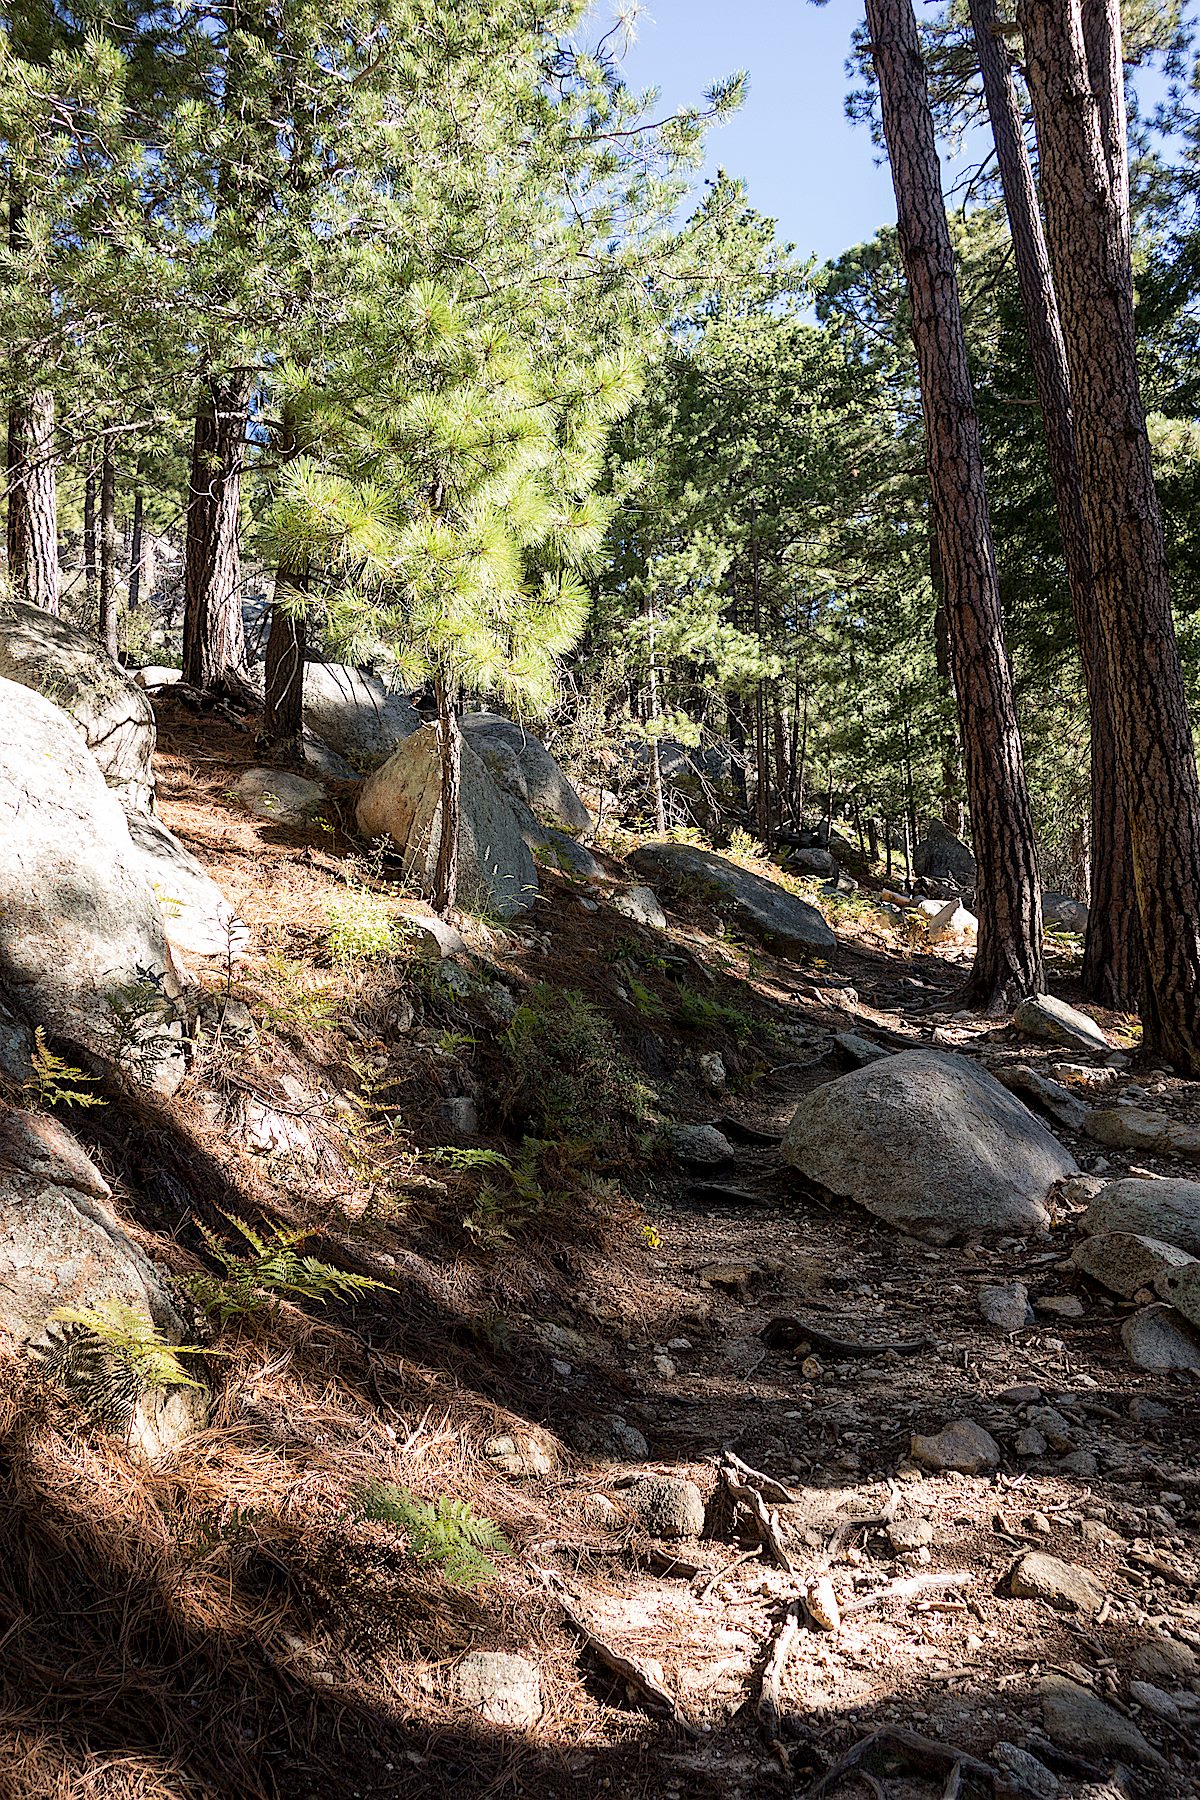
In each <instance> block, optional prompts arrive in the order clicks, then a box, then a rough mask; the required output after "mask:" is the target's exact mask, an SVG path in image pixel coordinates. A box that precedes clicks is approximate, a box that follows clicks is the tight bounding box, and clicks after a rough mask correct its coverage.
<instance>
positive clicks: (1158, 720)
mask: <svg viewBox="0 0 1200 1800" xmlns="http://www.w3.org/2000/svg"><path fill="white" fill-rule="evenodd" d="M1116 5H1117V0H1108V4H1107V6H1105V8H1104V15H1103V18H1102V19H1101V20H1100V21H1099V23H1097V21H1096V20H1095V19H1093V20H1092V21H1091V30H1090V32H1088V33H1085V25H1084V18H1083V8H1082V5H1081V0H1018V20H1019V22H1020V25H1021V29H1022V33H1023V35H1024V39H1025V55H1026V69H1027V76H1028V81H1029V91H1030V97H1031V100H1032V102H1033V112H1034V119H1035V122H1036V125H1037V135H1038V148H1039V152H1040V161H1041V177H1042V202H1043V209H1044V212H1045V217H1046V236H1047V241H1048V244H1049V249H1050V259H1051V266H1052V268H1053V272H1054V283H1055V289H1056V291H1057V294H1058V303H1059V308H1060V312H1061V317H1062V325H1063V335H1064V339H1065V342H1066V347H1067V360H1068V366H1069V371H1070V380H1071V394H1072V399H1073V401H1074V408H1075V440H1076V446H1077V452H1078V459H1079V474H1080V482H1081V487H1082V493H1083V509H1084V518H1085V521H1086V524H1087V531H1088V541H1089V544H1090V547H1091V555H1092V568H1093V580H1094V586H1095V594H1096V608H1097V613H1098V617H1099V624H1100V632H1101V637H1102V640H1103V643H1104V649H1105V657H1106V665H1107V669H1108V680H1109V697H1110V704H1111V708H1112V718H1113V726H1114V731H1115V736H1116V745H1117V756H1118V761H1119V765H1120V771H1121V777H1122V781H1123V783H1124V790H1125V796H1126V802H1127V806H1128V814H1129V824H1130V834H1131V840H1132V852H1133V868H1134V879H1135V883H1136V887H1137V896H1138V908H1139V911H1140V914H1141V920H1142V936H1143V945H1144V951H1145V960H1146V997H1145V1000H1144V1002H1143V1014H1142V1027H1143V1043H1144V1044H1145V1045H1146V1046H1147V1047H1148V1048H1153V1049H1158V1050H1160V1051H1161V1052H1162V1053H1163V1054H1164V1055H1165V1056H1166V1057H1167V1058H1168V1059H1169V1060H1170V1061H1171V1062H1172V1063H1173V1064H1174V1065H1175V1066H1176V1067H1177V1068H1179V1069H1181V1070H1184V1071H1186V1072H1189V1073H1197V1072H1200V781H1198V780H1197V774H1196V758H1195V748H1194V744H1193V739H1192V729H1191V722H1190V720H1189V717H1188V709H1187V699H1186V695H1185V691H1184V685H1183V676H1182V673H1181V670H1180V666H1179V654H1178V648H1177V645H1176V641H1175V627H1174V621H1173V618H1172V615H1171V596H1170V586H1169V581H1168V574H1167V558H1166V545H1165V541H1164V537H1163V529H1162V519H1161V515H1160V513H1159V507H1158V496H1157V494H1156V492H1155V487H1154V474H1153V469H1152V466H1151V458H1150V442H1149V438H1148V436H1147V432H1146V419H1145V412H1144V409H1143V406H1142V398H1141V389H1140V384H1139V380H1138V369H1137V344H1136V337H1135V332H1134V301H1133V271H1132V267H1131V263H1130V255H1129V228H1128V212H1127V208H1126V206H1125V204H1124V202H1123V193H1124V180H1123V177H1121V176H1120V175H1118V174H1116V173H1115V171H1114V167H1113V163H1112V158H1113V156H1114V155H1115V154H1116V147H1115V144H1114V141H1113V136H1112V132H1113V111H1114V100H1113V95H1112V91H1111V69H1112V52H1111V51H1108V52H1106V51H1105V49H1104V46H1105V44H1109V45H1114V46H1119V44H1120V20H1119V17H1118V16H1117V14H1116ZM1089 37H1090V41H1091V43H1092V46H1093V55H1092V58H1091V65H1090V70H1089V57H1088V40H1089ZM1116 57H1117V65H1118V67H1119V49H1118V51H1117V52H1116ZM1101 61H1103V62H1104V63H1106V65H1107V68H1108V70H1109V71H1110V72H1109V73H1108V74H1102V73H1101V70H1100V63H1101ZM1093 79H1094V81H1095V86H1093ZM1106 121H1107V126H1106ZM1120 160H1121V162H1122V163H1123V162H1124V150H1123V148H1122V151H1121V156H1120Z"/></svg>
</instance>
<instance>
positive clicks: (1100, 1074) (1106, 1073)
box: [1050, 1062, 1120, 1093]
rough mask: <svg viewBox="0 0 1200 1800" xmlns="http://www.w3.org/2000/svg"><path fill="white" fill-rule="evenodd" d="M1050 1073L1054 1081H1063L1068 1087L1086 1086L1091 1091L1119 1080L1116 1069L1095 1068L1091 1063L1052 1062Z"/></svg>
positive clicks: (1112, 1084)
mask: <svg viewBox="0 0 1200 1800" xmlns="http://www.w3.org/2000/svg"><path fill="white" fill-rule="evenodd" d="M1050 1073H1051V1075H1052V1076H1053V1077H1054V1079H1055V1081H1062V1082H1065V1083H1066V1085H1067V1086H1068V1087H1081V1088H1087V1089H1089V1090H1090V1091H1091V1092H1093V1093H1102V1092H1103V1090H1104V1089H1105V1088H1111V1087H1116V1085H1117V1082H1118V1081H1119V1080H1120V1075H1119V1073H1118V1071H1117V1070H1116V1069H1097V1068H1096V1067H1095V1066H1094V1064H1092V1063H1073V1062H1053V1063H1051V1064H1050Z"/></svg>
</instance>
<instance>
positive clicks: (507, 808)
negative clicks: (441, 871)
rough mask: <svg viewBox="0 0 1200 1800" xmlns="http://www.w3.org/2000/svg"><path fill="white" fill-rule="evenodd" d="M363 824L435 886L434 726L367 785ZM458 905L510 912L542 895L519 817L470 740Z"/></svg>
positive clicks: (422, 882)
mask: <svg viewBox="0 0 1200 1800" xmlns="http://www.w3.org/2000/svg"><path fill="white" fill-rule="evenodd" d="M357 819H358V828H359V830H360V831H361V832H362V833H363V834H364V836H366V837H369V838H390V839H391V841H392V843H393V844H394V845H395V847H396V849H397V850H398V851H399V852H400V854H401V855H402V856H403V858H404V865H405V869H406V871H407V873H408V874H409V875H410V876H411V877H412V878H413V879H414V880H415V881H416V882H417V884H418V886H419V887H420V889H421V891H422V893H425V894H429V893H431V892H432V890H433V884H434V876H435V873H436V869H437V858H438V847H439V845H440V843H441V832H442V791H441V757H440V754H439V749H438V735H437V729H436V727H435V726H433V725H423V726H422V727H421V729H420V731H416V732H414V733H413V734H412V736H411V737H408V738H406V739H405V740H404V742H403V743H402V744H401V745H400V746H399V748H398V749H397V750H395V751H394V752H393V754H392V755H391V756H390V757H389V758H388V760H387V762H385V763H384V765H383V767H382V768H381V769H376V771H375V773H374V774H373V775H371V776H370V777H369V778H368V779H367V781H365V782H364V784H363V789H362V793H361V794H360V795H359V799H358V808H357ZM458 897H459V904H460V905H461V906H462V907H463V908H464V909H465V910H467V911H469V912H479V913H496V914H498V915H499V916H500V917H501V918H505V919H507V918H512V917H513V916H514V915H515V914H516V913H519V912H524V911H525V910H526V909H527V908H528V907H530V906H532V904H533V902H534V900H535V898H536V897H537V870H536V868H535V867H534V861H533V855H532V852H531V851H530V849H529V846H528V844H527V843H526V842H525V839H524V837H523V836H522V832H521V819H520V816H519V814H518V812H517V810H516V808H515V807H514V806H513V805H512V803H511V802H510V800H509V798H508V795H507V794H505V793H503V792H502V791H501V790H500V788H498V787H497V785H496V783H495V782H494V781H493V779H492V777H491V776H490V775H489V773H488V771H487V769H486V768H485V767H484V765H483V763H482V762H481V761H480V759H479V757H478V756H476V754H475V752H474V751H473V750H472V749H471V747H470V745H469V744H468V743H464V744H463V745H462V761H461V767H460V818H459V835H458Z"/></svg>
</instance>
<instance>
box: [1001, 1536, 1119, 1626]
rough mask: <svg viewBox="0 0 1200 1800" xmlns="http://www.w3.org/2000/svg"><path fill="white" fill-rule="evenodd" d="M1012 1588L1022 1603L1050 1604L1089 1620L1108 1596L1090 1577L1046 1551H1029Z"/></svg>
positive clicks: (1017, 1567)
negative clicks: (1039, 1601)
mask: <svg viewBox="0 0 1200 1800" xmlns="http://www.w3.org/2000/svg"><path fill="white" fill-rule="evenodd" d="M1008 1587H1009V1592H1010V1593H1011V1594H1013V1595H1014V1596H1015V1597H1016V1598H1017V1599H1019V1600H1047V1601H1049V1603H1050V1605H1051V1606H1053V1607H1054V1608H1055V1609H1056V1610H1057V1611H1058V1612H1077V1613H1082V1614H1083V1616H1084V1617H1085V1618H1088V1619H1090V1618H1092V1617H1093V1616H1094V1615H1095V1614H1096V1613H1098V1612H1099V1611H1100V1608H1101V1606H1103V1604H1104V1595H1103V1593H1102V1592H1101V1590H1100V1589H1099V1588H1098V1587H1097V1586H1096V1584H1095V1582H1094V1581H1093V1580H1092V1578H1091V1576H1090V1575H1088V1574H1086V1573H1085V1571H1084V1570H1083V1569H1077V1568H1076V1567H1075V1565H1074V1563H1066V1562H1060V1560H1059V1559H1058V1557H1057V1556H1048V1555H1047V1554H1046V1553H1045V1551H1043V1550H1029V1551H1027V1552H1026V1553H1025V1555H1024V1556H1022V1557H1020V1558H1019V1559H1018V1561H1017V1562H1016V1563H1015V1564H1014V1565H1013V1568H1012V1571H1011V1573H1010V1575H1009V1578H1008Z"/></svg>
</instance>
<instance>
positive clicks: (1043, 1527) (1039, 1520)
mask: <svg viewBox="0 0 1200 1800" xmlns="http://www.w3.org/2000/svg"><path fill="white" fill-rule="evenodd" d="M1024 1525H1025V1530H1026V1531H1032V1532H1033V1534H1034V1536H1035V1537H1049V1536H1050V1533H1051V1532H1052V1531H1053V1530H1054V1527H1053V1525H1051V1523H1050V1521H1049V1519H1048V1518H1047V1517H1046V1515H1045V1513H1043V1512H1035V1513H1029V1514H1027V1515H1026V1518H1025V1521H1024Z"/></svg>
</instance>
